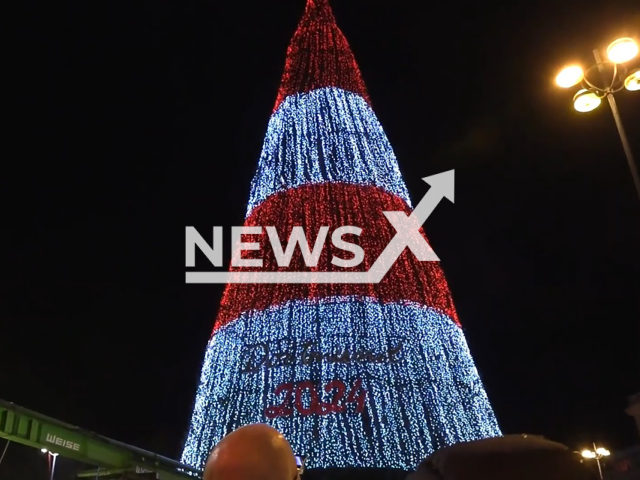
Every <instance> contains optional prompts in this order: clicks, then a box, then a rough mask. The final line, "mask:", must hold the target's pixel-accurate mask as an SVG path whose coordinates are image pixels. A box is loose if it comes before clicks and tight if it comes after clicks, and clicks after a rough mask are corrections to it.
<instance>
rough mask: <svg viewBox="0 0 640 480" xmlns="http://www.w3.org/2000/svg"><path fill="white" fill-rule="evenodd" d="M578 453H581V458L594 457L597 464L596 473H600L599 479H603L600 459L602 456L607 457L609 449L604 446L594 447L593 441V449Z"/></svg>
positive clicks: (609, 453)
mask: <svg viewBox="0 0 640 480" xmlns="http://www.w3.org/2000/svg"><path fill="white" fill-rule="evenodd" d="M580 455H582V457H583V458H587V459H595V461H596V463H597V464H598V473H599V474H600V480H604V475H603V474H602V465H601V464H600V460H601V459H602V458H603V457H608V456H609V455H611V452H609V450H607V449H606V448H602V447H596V444H595V443H594V444H593V450H583V451H582V452H580Z"/></svg>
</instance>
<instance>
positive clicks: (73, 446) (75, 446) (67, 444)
mask: <svg viewBox="0 0 640 480" xmlns="http://www.w3.org/2000/svg"><path fill="white" fill-rule="evenodd" d="M45 441H47V442H49V443H53V444H54V445H60V446H62V447H64V448H68V449H69V450H75V451H76V452H78V451H80V444H79V443H75V442H71V441H69V440H65V439H64V438H60V437H58V436H57V435H52V434H50V433H47V436H46V438H45Z"/></svg>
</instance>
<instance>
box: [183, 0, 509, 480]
mask: <svg viewBox="0 0 640 480" xmlns="http://www.w3.org/2000/svg"><path fill="white" fill-rule="evenodd" d="M411 210H412V206H411V201H410V199H409V195H408V193H407V189H406V186H405V184H404V182H403V180H402V177H401V175H400V170H399V168H398V163H397V161H396V158H395V155H394V153H393V149H392V148H391V145H390V144H389V141H388V139H387V137H386V135H385V133H384V131H383V129H382V127H381V125H380V123H379V122H378V120H377V118H376V116H375V114H374V112H373V110H372V109H371V105H370V101H369V96H368V94H367V91H366V87H365V85H364V82H363V81H362V77H361V74H360V71H359V69H358V65H357V64H356V61H355V59H354V57H353V54H352V53H351V50H350V48H349V44H348V43H347V40H346V39H345V37H344V35H343V34H342V32H341V31H340V29H339V28H338V27H337V25H336V22H335V18H334V16H333V13H332V12H331V9H330V7H329V5H328V3H327V0H308V3H307V6H306V10H305V13H304V16H303V18H302V20H301V22H300V24H299V26H298V29H297V31H296V33H295V35H294V37H293V39H292V41H291V44H290V46H289V49H288V53H287V60H286V65H285V71H284V76H283V79H282V83H281V87H280V91H279V93H278V96H277V100H276V104H275V107H274V111H273V115H272V117H271V119H270V121H269V125H268V129H267V133H266V138H265V140H264V146H263V150H262V154H261V156H260V160H259V164H258V169H257V172H256V175H255V177H254V180H253V183H252V186H251V194H250V199H249V205H248V209H247V215H246V219H245V226H248V227H250V226H261V227H266V226H274V227H275V228H276V231H277V234H278V237H279V238H280V240H281V241H282V245H283V246H286V245H287V240H288V238H289V235H290V234H291V232H292V229H293V227H295V226H302V227H303V228H304V231H305V233H306V238H307V240H308V241H309V242H310V246H309V249H310V250H312V249H313V246H314V242H315V239H316V236H317V235H318V233H319V232H320V231H321V227H322V226H329V228H330V231H329V232H328V234H327V235H328V237H327V238H331V235H332V232H331V230H335V229H336V228H338V227H341V226H345V225H350V226H358V227H360V228H362V232H361V234H360V235H359V236H357V235H353V234H352V235H345V237H344V239H345V240H349V241H350V242H352V243H355V244H358V245H359V246H360V247H361V248H362V249H363V250H364V252H365V258H364V261H363V262H362V264H361V265H359V266H358V267H355V268H348V267H345V266H340V265H336V264H335V263H336V262H335V261H334V263H332V259H333V258H334V256H336V257H339V258H343V259H345V260H349V259H350V257H349V253H345V252H344V250H340V249H338V248H336V246H334V245H333V244H332V243H331V242H329V241H327V242H326V244H324V245H323V246H322V253H321V254H320V256H319V260H318V262H317V265H316V266H315V267H307V266H306V265H305V260H304V258H303V254H302V252H301V249H300V247H299V246H298V247H296V250H295V251H294V253H293V255H292V258H291V261H290V263H289V265H288V266H287V267H279V266H278V263H277V261H276V257H277V256H282V254H283V252H282V251H280V252H277V251H276V252H274V251H273V248H272V246H271V242H270V241H269V236H268V234H267V232H266V229H263V230H262V233H261V234H259V235H255V236H254V238H253V240H252V241H254V242H259V243H260V246H261V250H260V251H255V252H245V253H243V256H242V258H247V259H251V258H262V259H263V265H262V267H252V268H246V267H242V268H241V267H232V270H238V271H247V270H255V271H312V270H314V271H321V272H338V271H346V270H356V271H367V270H368V269H369V267H370V266H371V264H372V263H373V262H375V260H376V259H377V258H378V256H379V255H380V253H381V252H382V251H383V249H384V248H385V247H386V246H387V244H388V243H389V242H390V240H391V239H392V237H393V236H394V235H395V230H394V228H393V227H392V225H391V224H390V223H389V222H388V220H387V219H386V218H385V216H384V215H383V213H382V212H383V211H404V212H407V213H410V212H411ZM243 241H245V242H246V241H249V240H247V239H244V240H243ZM284 248H285V247H283V249H284ZM307 253H308V252H307ZM354 254H355V252H354ZM337 263H340V262H337ZM256 422H266V423H269V424H271V425H273V426H274V427H275V428H277V429H278V430H280V431H281V432H282V433H283V434H284V435H285V436H286V437H287V439H288V440H289V441H290V442H291V444H292V446H293V448H294V450H296V453H298V454H300V455H307V456H308V464H307V466H308V468H312V469H313V468H334V467H337V468H344V467H372V468H381V469H404V470H408V469H412V468H414V467H415V466H416V465H417V464H418V463H419V462H420V461H421V460H422V459H424V457H426V456H427V455H428V454H429V453H431V452H432V451H434V450H435V449H437V448H440V447H443V446H446V445H450V444H453V443H456V442H460V441H467V440H475V439H479V438H485V437H490V436H496V435H500V430H499V428H498V425H497V422H496V419H495V416H494V414H493V411H492V409H491V406H490V404H489V401H488V399H487V396H486V393H485V391H484V388H483V386H482V383H481V381H480V378H479V375H478V371H477V370H476V367H475V365H474V363H473V360H472V358H471V355H470V353H469V349H468V347H467V343H466V341H465V338H464V335H463V332H462V329H461V328H460V324H459V321H458V317H457V315H456V311H455V308H454V306H453V302H452V300H451V295H450V293H449V289H448V287H447V283H446V280H445V278H444V275H443V273H442V270H441V269H440V265H439V264H438V263H437V262H419V261H418V260H417V259H416V258H415V256H414V255H413V253H411V252H410V251H409V250H408V249H405V251H404V252H403V253H402V255H401V256H400V257H399V259H398V260H397V261H396V263H395V264H394V266H393V267H392V268H391V270H390V271H389V272H388V273H387V275H386V276H385V278H384V279H383V280H382V281H381V282H380V283H378V284H229V285H227V288H226V290H225V293H224V296H223V299H222V303H221V305H220V310H219V313H218V317H217V319H216V321H215V324H214V328H213V334H212V337H211V340H210V342H209V344H208V348H207V352H206V355H205V360H204V365H203V368H202V375H201V383H200V386H199V388H198V392H197V397H196V403H195V408H194V412H193V418H192V423H191V428H190V432H189V436H188V439H187V442H186V445H185V449H184V453H183V457H182V461H183V462H185V463H187V464H191V465H193V466H196V467H202V466H203V465H204V462H205V460H206V456H207V455H208V453H209V451H210V450H211V448H212V446H213V445H214V444H215V443H216V442H217V441H219V440H220V439H221V438H222V437H223V436H224V435H225V434H227V433H228V432H230V431H232V430H234V429H236V428H237V427H239V426H242V425H246V424H250V423H256Z"/></svg>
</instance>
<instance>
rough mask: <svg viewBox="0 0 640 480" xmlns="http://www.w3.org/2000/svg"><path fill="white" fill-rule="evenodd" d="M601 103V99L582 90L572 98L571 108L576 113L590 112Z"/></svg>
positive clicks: (584, 89)
mask: <svg viewBox="0 0 640 480" xmlns="http://www.w3.org/2000/svg"><path fill="white" fill-rule="evenodd" d="M601 103H602V99H601V98H600V97H599V96H598V95H596V94H595V93H593V92H590V91H589V90H587V89H586V88H583V89H582V90H580V91H579V92H578V93H576V95H575V97H573V108H575V109H576V110H577V111H578V112H590V111H591V110H595V109H596V108H598V107H599V106H600V104H601Z"/></svg>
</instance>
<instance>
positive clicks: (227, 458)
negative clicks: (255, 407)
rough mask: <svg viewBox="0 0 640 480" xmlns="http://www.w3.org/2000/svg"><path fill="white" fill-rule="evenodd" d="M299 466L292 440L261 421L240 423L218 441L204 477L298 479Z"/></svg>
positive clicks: (218, 479)
mask: <svg viewBox="0 0 640 480" xmlns="http://www.w3.org/2000/svg"><path fill="white" fill-rule="evenodd" d="M298 478H299V475H298V467H297V465H296V458H295V456H294V453H293V450H292V449H291V446H290V445H289V442H287V440H286V439H285V438H284V437H283V436H282V435H281V434H280V432H278V431H277V430H276V429H274V428H272V427H270V426H268V425H262V424H254V425H247V426H245V427H241V428H239V429H237V430H235V431H234V432H231V433H230V434H229V435H227V436H226V437H224V438H223V439H222V440H221V441H220V443H218V444H217V445H216V446H215V447H214V449H213V451H212V452H211V455H210V456H209V459H208V460H207V465H206V467H205V470H204V480H255V479H260V480H297V479H298Z"/></svg>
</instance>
